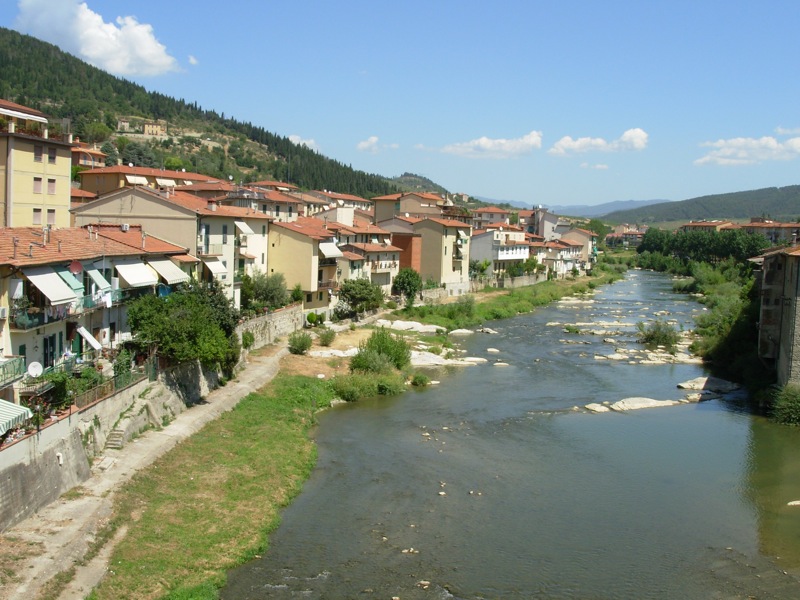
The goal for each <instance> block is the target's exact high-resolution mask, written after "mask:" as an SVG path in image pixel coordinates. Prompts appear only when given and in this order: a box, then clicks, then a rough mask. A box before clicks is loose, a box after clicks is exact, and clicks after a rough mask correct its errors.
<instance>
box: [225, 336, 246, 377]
mask: <svg viewBox="0 0 800 600" xmlns="http://www.w3.org/2000/svg"><path fill="white" fill-rule="evenodd" d="M241 355H242V345H241V344H240V343H239V336H238V335H236V334H235V333H234V334H232V335H230V336H228V347H227V349H226V351H225V356H224V358H223V359H222V361H221V364H220V366H221V367H222V373H223V374H224V376H225V377H227V378H228V379H230V378H232V377H233V375H234V370H235V369H236V365H238V364H239V358H240V357H241Z"/></svg>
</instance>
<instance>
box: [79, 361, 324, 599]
mask: <svg viewBox="0 0 800 600" xmlns="http://www.w3.org/2000/svg"><path fill="white" fill-rule="evenodd" d="M332 397H333V392H332V390H331V389H330V386H329V385H328V383H327V382H322V381H319V380H317V379H312V378H307V377H298V376H294V377H292V376H285V375H278V376H277V377H276V378H275V380H274V381H273V383H272V384H271V385H270V386H268V387H267V388H266V389H265V390H263V392H262V393H257V394H250V395H248V396H247V397H245V398H244V399H243V400H242V401H241V402H240V403H239V404H238V405H237V407H236V408H235V409H234V410H232V411H230V412H227V413H224V414H223V415H222V416H220V417H219V419H217V420H215V421H213V422H211V423H209V424H208V425H207V426H206V427H205V428H203V429H202V430H201V431H200V432H198V433H197V434H195V435H193V436H192V437H191V438H189V439H187V440H186V441H184V442H183V443H181V444H180V445H178V446H177V447H176V448H175V449H173V450H172V451H170V452H169V453H168V454H166V455H165V456H163V457H162V458H161V459H159V460H158V461H157V462H156V463H154V464H153V465H152V466H151V467H150V468H148V469H145V470H144V471H141V472H140V473H137V474H136V475H135V476H134V477H133V479H132V480H131V481H130V483H129V484H128V485H126V486H125V487H124V488H123V489H122V490H121V491H120V492H119V494H118V495H117V498H116V501H115V517H114V519H113V521H112V523H113V527H114V528H117V527H120V526H122V525H123V524H124V525H127V526H128V533H127V535H126V536H125V538H124V539H123V540H122V541H121V542H120V543H119V544H118V546H117V547H116V548H115V550H114V553H113V555H112V558H111V563H110V566H109V569H110V570H111V571H113V572H114V575H113V576H110V577H106V578H104V580H103V581H102V582H101V584H100V585H99V586H98V587H97V588H96V589H95V591H94V592H93V594H92V598H93V599H94V600H103V599H106V598H108V599H111V598H115V599H116V598H164V597H168V598H176V599H177V598H193V599H204V598H216V589H217V588H218V587H220V586H221V585H222V584H224V582H225V576H226V573H227V572H228V571H229V570H230V569H232V568H234V567H235V566H237V565H239V564H242V563H243V562H245V561H247V560H250V559H252V558H253V557H254V556H255V555H257V554H259V553H261V552H263V551H264V550H265V548H266V546H267V534H268V533H269V532H270V531H272V530H273V529H275V527H277V525H278V523H279V520H280V516H279V510H280V508H281V507H283V506H286V505H287V504H288V503H289V502H290V501H291V499H292V498H293V497H294V496H295V495H296V494H297V493H299V491H300V489H301V486H302V483H303V482H304V481H305V479H306V478H307V477H308V475H309V474H310V472H311V470H312V469H313V466H314V464H315V461H316V449H315V446H314V444H313V443H312V442H311V441H310V440H309V437H308V431H309V428H310V427H312V426H313V424H314V412H315V411H316V410H317V409H318V408H319V407H321V406H327V405H328V404H329V403H330V400H331V399H332Z"/></svg>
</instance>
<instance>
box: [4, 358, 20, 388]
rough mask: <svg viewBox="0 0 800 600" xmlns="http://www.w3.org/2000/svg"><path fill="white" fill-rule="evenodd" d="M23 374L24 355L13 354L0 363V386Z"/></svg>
mask: <svg viewBox="0 0 800 600" xmlns="http://www.w3.org/2000/svg"><path fill="white" fill-rule="evenodd" d="M23 375H25V357H24V356H14V357H11V358H8V359H6V360H4V361H3V362H1V363H0V387H5V386H7V385H8V384H10V383H13V382H14V381H16V380H17V379H20V378H21V377H22V376H23Z"/></svg>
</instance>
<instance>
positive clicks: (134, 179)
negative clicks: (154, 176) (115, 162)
mask: <svg viewBox="0 0 800 600" xmlns="http://www.w3.org/2000/svg"><path fill="white" fill-rule="evenodd" d="M125 179H126V181H127V182H128V183H130V184H132V185H147V177H144V176H142V175H125Z"/></svg>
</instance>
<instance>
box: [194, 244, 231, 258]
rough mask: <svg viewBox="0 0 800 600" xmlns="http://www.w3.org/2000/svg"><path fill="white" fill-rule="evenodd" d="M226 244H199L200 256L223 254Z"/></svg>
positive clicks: (198, 252) (198, 251)
mask: <svg viewBox="0 0 800 600" xmlns="http://www.w3.org/2000/svg"><path fill="white" fill-rule="evenodd" d="M224 247H225V245H224V244H198V245H197V254H198V255H199V256H222V254H223V248H224Z"/></svg>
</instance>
